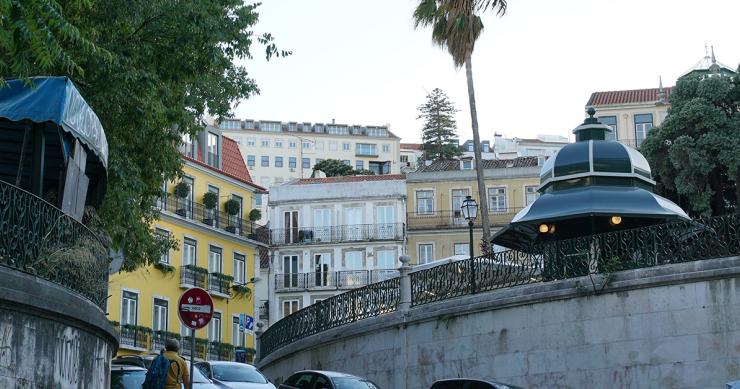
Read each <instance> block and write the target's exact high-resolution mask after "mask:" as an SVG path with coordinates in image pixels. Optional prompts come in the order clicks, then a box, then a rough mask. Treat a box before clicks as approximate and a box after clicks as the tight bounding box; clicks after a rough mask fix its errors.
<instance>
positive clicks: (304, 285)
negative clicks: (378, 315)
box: [275, 269, 398, 292]
mask: <svg viewBox="0 0 740 389" xmlns="http://www.w3.org/2000/svg"><path fill="white" fill-rule="evenodd" d="M394 277H398V270H395V269H377V270H340V271H334V272H331V271H326V272H311V273H284V274H276V275H275V290H276V291H278V292H280V291H299V290H337V289H354V288H359V287H361V286H365V285H367V284H369V283H375V282H380V281H384V280H387V279H389V278H394Z"/></svg>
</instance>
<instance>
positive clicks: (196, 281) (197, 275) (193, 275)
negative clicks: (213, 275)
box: [180, 266, 208, 289]
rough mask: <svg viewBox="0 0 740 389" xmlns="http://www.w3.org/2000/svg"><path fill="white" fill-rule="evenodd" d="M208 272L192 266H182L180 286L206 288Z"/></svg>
mask: <svg viewBox="0 0 740 389" xmlns="http://www.w3.org/2000/svg"><path fill="white" fill-rule="evenodd" d="M207 276H208V273H207V272H205V273H204V272H203V271H201V270H199V269H198V268H195V267H192V266H182V267H180V287H182V288H192V287H198V288H203V289H205V288H206V279H207Z"/></svg>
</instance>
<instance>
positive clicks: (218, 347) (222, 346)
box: [208, 342, 234, 361]
mask: <svg viewBox="0 0 740 389" xmlns="http://www.w3.org/2000/svg"><path fill="white" fill-rule="evenodd" d="M208 360H209V361H233V360H234V346H232V345H230V344H228V343H220V342H210V343H208Z"/></svg>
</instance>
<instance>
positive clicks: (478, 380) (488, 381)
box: [432, 378, 519, 389]
mask: <svg viewBox="0 0 740 389" xmlns="http://www.w3.org/2000/svg"><path fill="white" fill-rule="evenodd" d="M455 381H466V382H484V383H487V384H490V385H504V386H507V387H510V388H512V389H516V388H519V387H518V386H514V385H509V384H505V383H503V382H498V381H490V380H484V379H480V378H446V379H441V380H436V381H434V384H436V383H437V382H455ZM432 385H433V384H432Z"/></svg>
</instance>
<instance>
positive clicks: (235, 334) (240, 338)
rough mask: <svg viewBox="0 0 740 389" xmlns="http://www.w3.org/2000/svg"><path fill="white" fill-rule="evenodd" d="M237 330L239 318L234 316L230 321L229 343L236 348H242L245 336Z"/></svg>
mask: <svg viewBox="0 0 740 389" xmlns="http://www.w3.org/2000/svg"><path fill="white" fill-rule="evenodd" d="M239 329H240V326H239V316H234V317H233V318H232V320H231V341H232V342H233V344H234V346H236V347H244V343H245V341H244V340H245V339H244V338H245V336H244V333H243V332H241V331H240V330H239Z"/></svg>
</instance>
